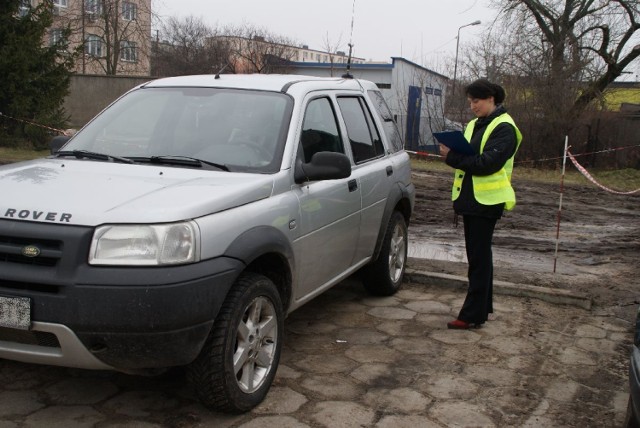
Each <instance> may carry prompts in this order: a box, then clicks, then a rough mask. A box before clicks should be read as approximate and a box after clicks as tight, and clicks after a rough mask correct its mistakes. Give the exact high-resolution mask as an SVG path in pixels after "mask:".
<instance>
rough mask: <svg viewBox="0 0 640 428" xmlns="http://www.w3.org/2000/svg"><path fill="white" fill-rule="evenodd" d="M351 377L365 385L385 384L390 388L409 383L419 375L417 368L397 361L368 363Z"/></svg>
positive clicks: (353, 372) (352, 373)
mask: <svg viewBox="0 0 640 428" xmlns="http://www.w3.org/2000/svg"><path fill="white" fill-rule="evenodd" d="M351 377H353V378H354V379H356V380H358V381H359V382H360V383H361V384H362V385H363V386H365V387H369V386H370V385H377V386H384V387H388V388H394V387H400V386H404V385H409V384H410V383H412V382H413V380H414V379H415V378H416V377H418V375H417V374H416V373H415V370H411V369H409V368H402V367H399V366H398V365H397V364H396V363H391V364H382V363H367V364H363V365H361V366H360V367H358V368H357V369H355V370H353V371H352V372H351Z"/></svg>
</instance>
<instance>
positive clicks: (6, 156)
mask: <svg viewBox="0 0 640 428" xmlns="http://www.w3.org/2000/svg"><path fill="white" fill-rule="evenodd" d="M48 155H49V151H48V150H32V149H16V148H9V147H0V163H12V162H19V161H25V160H31V159H37V158H43V157H45V156H48Z"/></svg>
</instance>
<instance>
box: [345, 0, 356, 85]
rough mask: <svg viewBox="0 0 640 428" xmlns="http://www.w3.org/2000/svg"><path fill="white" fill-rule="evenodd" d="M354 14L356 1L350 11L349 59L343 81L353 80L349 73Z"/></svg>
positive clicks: (354, 0)
mask: <svg viewBox="0 0 640 428" xmlns="http://www.w3.org/2000/svg"><path fill="white" fill-rule="evenodd" d="M355 14H356V0H353V7H352V9H351V35H350V36H349V57H348V58H347V72H346V73H344V74H343V75H342V78H343V79H353V75H352V74H351V73H350V71H351V51H352V50H353V20H354V17H355Z"/></svg>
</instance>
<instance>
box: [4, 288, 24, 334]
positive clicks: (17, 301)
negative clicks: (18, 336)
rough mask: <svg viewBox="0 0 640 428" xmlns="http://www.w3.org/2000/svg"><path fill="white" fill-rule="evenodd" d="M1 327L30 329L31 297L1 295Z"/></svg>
mask: <svg viewBox="0 0 640 428" xmlns="http://www.w3.org/2000/svg"><path fill="white" fill-rule="evenodd" d="M0 327H9V328H19V329H21V330H28V329H29V328H30V327H31V299H29V298H28V297H2V296H0Z"/></svg>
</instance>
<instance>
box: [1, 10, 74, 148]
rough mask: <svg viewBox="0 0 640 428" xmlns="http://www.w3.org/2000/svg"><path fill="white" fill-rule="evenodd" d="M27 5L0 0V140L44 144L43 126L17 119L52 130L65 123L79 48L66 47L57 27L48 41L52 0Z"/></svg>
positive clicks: (65, 35)
mask: <svg viewBox="0 0 640 428" xmlns="http://www.w3.org/2000/svg"><path fill="white" fill-rule="evenodd" d="M29 3H30V2H26V3H25V2H24V1H22V0H2V1H0V76H1V77H0V113H2V116H0V126H2V128H1V129H0V144H2V140H5V143H6V142H7V141H8V140H10V139H11V138H8V137H13V139H16V138H19V137H25V136H26V137H29V139H30V140H32V142H33V143H35V144H36V145H37V146H42V145H43V143H46V142H47V140H48V139H49V137H50V135H49V133H48V132H47V131H45V130H43V129H42V128H38V127H34V126H32V125H27V124H25V123H24V122H19V121H17V120H15V119H23V120H28V121H32V122H36V123H41V124H44V125H48V126H52V127H56V128H59V127H65V125H66V123H65V122H66V120H67V118H66V117H65V113H64V109H63V107H62V104H63V102H64V97H65V96H66V95H67V93H68V91H69V83H70V75H71V71H70V70H71V69H72V67H73V63H74V61H75V59H76V58H77V55H78V52H75V51H74V52H70V51H69V50H68V48H69V46H68V38H69V35H70V29H69V28H68V27H67V28H63V29H56V30H55V31H56V33H55V35H56V36H57V37H56V38H55V43H51V41H50V40H51V39H50V37H51V31H53V30H52V28H51V26H52V23H53V4H52V2H51V0H45V1H43V2H42V3H41V4H40V5H38V6H37V7H30V6H29ZM23 5H24V6H23ZM21 6H22V7H21ZM8 117H12V118H14V119H9V118H8ZM3 134H4V137H3Z"/></svg>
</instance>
